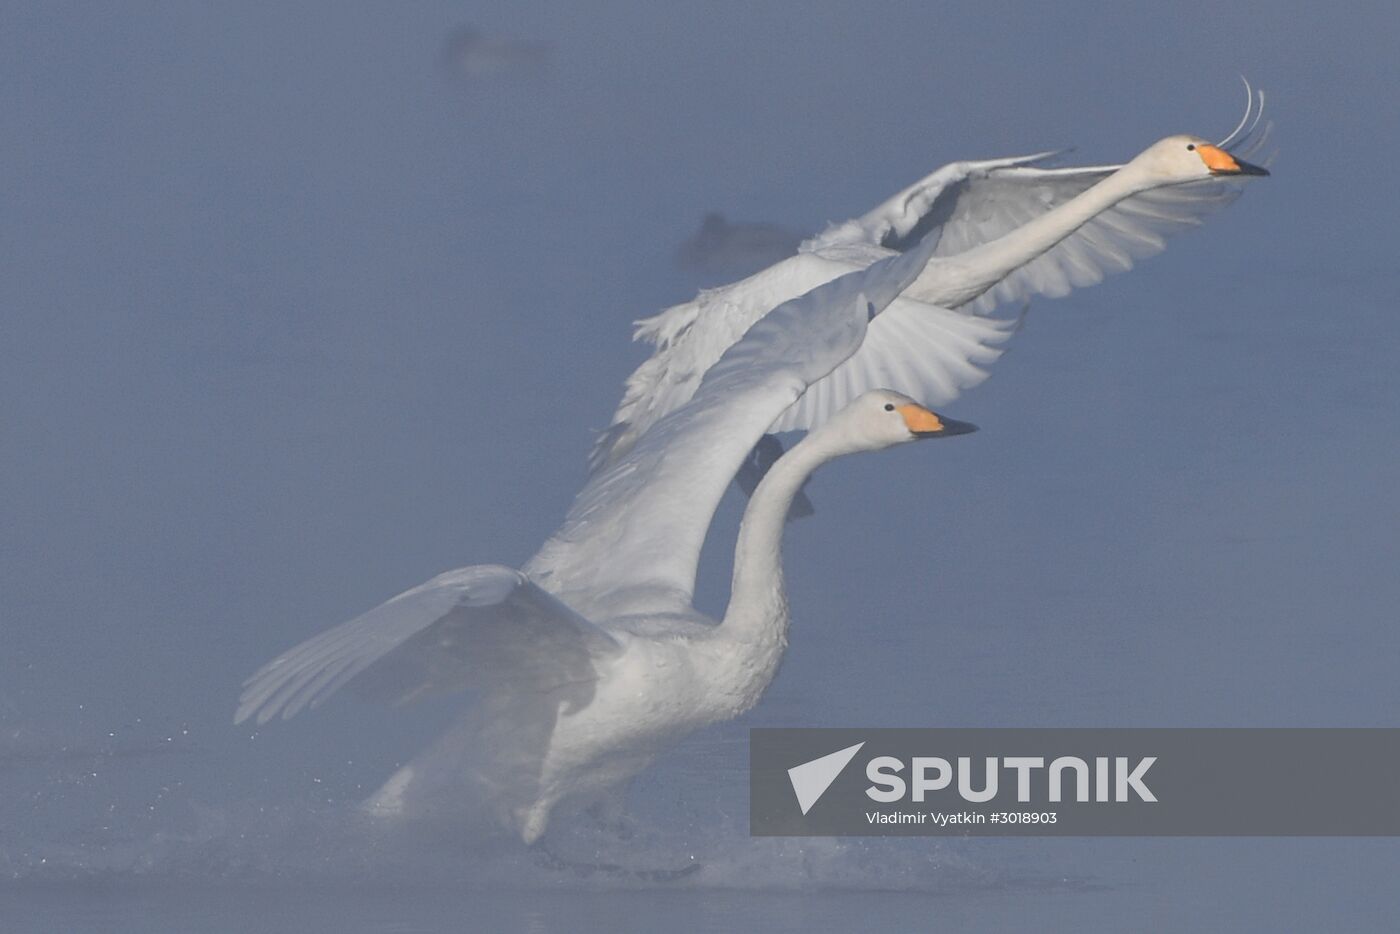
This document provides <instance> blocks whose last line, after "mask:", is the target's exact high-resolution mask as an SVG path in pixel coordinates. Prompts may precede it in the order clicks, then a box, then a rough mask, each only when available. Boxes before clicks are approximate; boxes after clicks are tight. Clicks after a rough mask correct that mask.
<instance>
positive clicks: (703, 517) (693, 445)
mask: <svg viewBox="0 0 1400 934" xmlns="http://www.w3.org/2000/svg"><path fill="white" fill-rule="evenodd" d="M932 247H933V242H932V240H930V241H928V242H925V243H922V244H919V245H918V246H916V247H915V248H914V249H912V250H910V251H909V252H908V253H905V254H902V255H898V256H893V257H889V258H887V259H885V260H882V261H881V262H879V263H876V264H874V265H872V266H870V267H869V268H868V269H864V270H861V271H858V272H853V273H849V274H847V275H844V276H841V277H840V278H838V279H835V280H833V281H831V282H828V283H826V284H825V285H821V286H818V287H817V288H814V289H812V290H811V291H809V292H807V293H806V294H805V295H802V296H800V297H798V298H795V299H792V300H790V301H787V302H784V303H783V304H781V305H779V306H778V307H777V308H775V309H773V311H771V312H769V313H768V314H767V315H765V316H764V317H763V318H761V319H760V320H759V321H758V322H757V323H756V324H754V325H753V327H751V328H749V329H748V331H747V333H745V334H744V336H743V337H742V338H741V339H740V340H739V341H738V342H737V343H735V344H734V345H733V346H732V347H730V348H729V349H728V350H727V351H725V353H724V355H723V356H722V357H720V359H719V362H718V363H716V364H715V365H714V366H713V367H711V368H710V369H709V370H708V371H707V372H706V373H705V376H704V379H703V380H702V381H701V383H700V386H699V388H698V389H697V390H696V391H695V394H694V396H693V397H692V398H691V399H690V401H689V402H687V403H685V404H684V405H682V406H681V407H680V408H678V409H676V410H675V411H674V412H672V413H671V414H669V415H667V416H666V417H665V418H663V419H661V420H660V421H659V422H657V423H656V424H655V425H654V426H653V427H652V428H651V430H650V431H648V432H646V434H644V435H642V437H641V438H640V439H639V440H638V441H637V443H636V445H635V446H634V447H633V448H632V449H631V451H630V452H629V453H628V454H627V455H626V456H625V457H623V458H622V459H621V460H619V461H618V462H617V463H615V464H614V465H613V466H612V467H610V468H608V469H607V470H604V471H603V472H601V473H599V474H596V475H595V476H594V477H593V478H592V479H591V480H589V482H588V485H587V486H585V487H584V488H583V491H582V492H581V493H579V495H578V498H577V499H575V500H574V504H573V507H572V508H571V509H570V510H569V515H568V517H567V518H566V519H565V522H564V525H563V527H561V528H560V530H559V531H558V532H557V533H555V535H554V536H553V537H552V538H551V539H550V540H549V541H548V542H546V543H545V546H544V547H543V548H542V549H541V550H540V553H539V554H538V555H536V556H535V557H534V558H533V559H532V560H531V561H530V563H529V564H528V565H526V568H525V570H526V573H528V574H529V575H530V577H531V579H533V580H537V581H539V582H540V584H541V585H542V586H544V587H547V588H548V589H549V590H550V592H552V593H555V594H558V595H559V596H560V597H561V598H563V599H565V600H568V601H569V602H570V603H571V604H573V605H574V606H577V607H578V608H579V609H580V610H582V611H584V612H587V613H589V614H590V615H594V616H598V615H603V614H606V615H614V614H621V613H628V612H632V613H639V612H665V611H672V610H675V611H684V610H687V609H688V608H689V606H690V598H691V593H692V591H693V589H694V586H695V569H696V565H697V563H698V561H699V558H700V547H701V545H702V544H703V543H704V540H705V533H706V531H707V530H708V529H709V525H710V520H711V519H712V518H713V516H714V512H715V509H716V507H718V505H719V501H720V498H721V497H722V496H723V494H724V489H725V487H726V486H727V485H728V484H729V482H730V481H731V480H732V479H733V478H734V475H735V472H736V471H738V469H739V467H740V465H741V464H742V463H743V462H744V459H745V457H747V456H748V454H749V451H750V450H752V448H753V446H754V445H755V444H756V443H757V442H758V440H759V439H760V438H761V437H762V436H763V434H764V433H765V432H766V431H767V430H768V427H769V426H770V425H771V424H772V423H773V420H774V419H776V418H777V417H778V415H780V414H781V413H782V412H783V410H784V409H786V408H787V407H788V406H790V405H792V403H794V402H795V401H797V399H798V397H799V396H801V395H802V393H803V391H805V390H806V388H807V387H808V386H809V385H810V384H812V383H814V382H816V381H817V380H819V379H821V378H822V377H823V376H825V375H826V374H827V373H829V372H831V371H832V369H834V368H835V367H836V366H837V365H838V364H840V363H841V361H843V360H845V359H846V358H847V357H849V356H850V355H851V354H852V353H854V352H855V351H856V349H857V348H858V347H859V346H860V343H861V340H862V339H863V338H864V336H865V331H866V323H867V321H868V320H869V318H870V317H871V316H873V315H874V314H877V313H878V312H880V311H881V310H883V309H884V308H885V307H886V306H887V305H888V304H889V303H890V302H892V301H893V300H894V299H895V297H896V296H897V295H898V294H899V293H900V292H901V291H903V290H904V289H905V288H906V287H907V286H908V285H909V283H910V282H912V281H914V277H915V276H916V275H918V272H919V270H920V269H922V268H923V266H924V264H925V263H926V262H928V259H929V254H930V252H931V250H932Z"/></svg>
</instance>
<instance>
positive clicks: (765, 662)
mask: <svg viewBox="0 0 1400 934" xmlns="http://www.w3.org/2000/svg"><path fill="white" fill-rule="evenodd" d="M844 453H846V447H845V445H843V444H842V443H841V442H840V439H839V432H838V433H837V434H836V436H833V434H832V433H828V432H826V431H821V430H818V431H815V432H813V433H811V434H809V435H808V436H807V437H806V438H804V439H803V440H802V442H801V443H800V444H798V445H797V446H796V447H794V448H792V450H790V451H788V452H787V453H786V454H784V455H783V456H782V457H780V458H779V459H778V461H777V463H775V464H774V465H773V466H772V467H771V468H770V469H769V471H768V473H767V474H765V475H764V477H763V481H762V482H761V483H759V485H758V488H757V489H756V490H754V493H753V496H752V497H751V498H750V499H749V505H748V508H747V509H745V510H744V519H743V522H742V523H741V524H740V526H739V539H738V542H737V544H736V545H735V546H734V580H733V584H732V587H731V590H730V595H729V607H728V609H726V610H725V613H724V619H723V620H722V621H721V622H720V626H719V630H718V633H717V634H718V635H719V637H720V638H721V639H722V640H723V641H724V642H725V643H727V644H729V645H732V646H734V647H735V649H736V650H737V652H736V656H735V658H734V659H733V662H734V664H733V668H734V671H733V672H732V675H733V677H734V678H735V684H734V685H733V686H732V688H731V690H733V691H734V692H735V694H736V695H737V696H738V698H739V701H740V704H739V706H741V707H743V708H746V707H748V706H751V705H752V704H753V703H754V702H756V701H757V700H758V696H759V694H761V693H762V691H763V689H764V688H765V687H767V685H768V682H769V681H770V680H771V679H772V677H773V674H774V672H775V671H776V670H777V665H778V660H779V659H780V658H781V656H782V652H783V648H784V646H786V645H787V629H788V607H787V596H786V594H785V592H784V588H783V555H782V542H783V527H784V525H785V524H786V522H787V515H788V508H789V507H790V506H791V505H792V500H793V497H795V496H796V495H797V493H798V491H799V490H801V489H802V484H803V483H805V482H806V480H807V478H808V477H810V476H811V475H812V471H814V470H816V469H817V468H818V467H820V466H821V465H822V464H824V463H826V462H827V461H829V460H831V459H832V458H834V457H838V456H840V455H841V454H844Z"/></svg>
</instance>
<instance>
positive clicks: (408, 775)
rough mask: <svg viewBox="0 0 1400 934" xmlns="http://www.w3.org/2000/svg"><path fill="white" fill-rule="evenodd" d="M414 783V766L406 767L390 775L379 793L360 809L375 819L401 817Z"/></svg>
mask: <svg viewBox="0 0 1400 934" xmlns="http://www.w3.org/2000/svg"><path fill="white" fill-rule="evenodd" d="M412 782H413V766H411V765H405V766H404V767H403V768H401V769H399V770H398V771H397V772H395V773H394V774H393V775H390V776H389V780H388V781H386V782H385V783H384V784H383V785H381V786H379V790H378V791H376V792H375V793H374V794H372V795H370V796H369V797H368V798H366V799H365V800H364V802H363V803H362V804H361V805H360V809H361V810H363V811H364V812H365V813H366V814H370V815H372V816H374V817H399V816H401V815H402V814H403V813H404V810H405V809H406V801H405V793H406V792H407V790H408V786H409V785H410V784H411V783H412Z"/></svg>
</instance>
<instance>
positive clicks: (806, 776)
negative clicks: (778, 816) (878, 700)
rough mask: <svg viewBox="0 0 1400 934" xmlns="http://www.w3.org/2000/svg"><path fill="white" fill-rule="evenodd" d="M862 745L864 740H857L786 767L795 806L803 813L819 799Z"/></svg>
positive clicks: (810, 808)
mask: <svg viewBox="0 0 1400 934" xmlns="http://www.w3.org/2000/svg"><path fill="white" fill-rule="evenodd" d="M864 745H865V743H864V742H859V743H856V744H855V745H854V746H847V747H846V748H845V749H838V750H837V751H836V752H833V753H830V754H829V755H825V756H822V757H821V758H820V759H813V760H812V761H810V762H804V763H802V764H801V765H794V766H793V767H792V768H790V769H788V781H790V782H792V791H793V794H795V795H797V806H798V807H800V808H802V813H803V814H804V815H805V814H806V813H807V812H808V811H810V810H812V806H813V805H815V804H816V803H817V802H818V801H820V800H821V796H822V795H824V794H826V790H827V789H828V788H830V787H831V783H832V782H834V781H836V777H837V776H838V775H840V774H841V770H842V769H844V768H845V767H846V766H847V765H849V764H850V761H851V760H852V759H854V758H855V756H856V753H858V752H860V747H862V746H864Z"/></svg>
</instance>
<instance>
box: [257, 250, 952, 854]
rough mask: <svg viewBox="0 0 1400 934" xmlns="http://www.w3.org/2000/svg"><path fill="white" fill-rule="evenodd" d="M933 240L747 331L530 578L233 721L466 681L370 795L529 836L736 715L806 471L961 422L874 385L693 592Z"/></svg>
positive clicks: (385, 637) (288, 684)
mask: <svg viewBox="0 0 1400 934" xmlns="http://www.w3.org/2000/svg"><path fill="white" fill-rule="evenodd" d="M936 243H937V240H936V238H934V237H927V238H925V239H924V241H923V242H921V243H920V244H919V245H917V246H915V247H914V248H913V249H911V250H910V251H909V252H907V253H904V254H897V255H894V256H891V257H888V258H885V259H882V260H880V261H878V262H876V263H874V264H873V265H871V266H869V267H868V268H866V269H864V270H861V271H857V272H853V273H848V274H846V275H844V276H841V277H840V278H837V279H835V280H834V281H831V282H828V283H826V284H823V285H820V286H818V287H816V288H814V289H812V290H811V291H809V292H807V293H806V294H805V295H802V296H801V297H799V298H794V299H791V300H789V301H787V302H785V303H783V304H781V305H780V306H779V307H777V308H776V309H775V310H774V311H772V312H771V313H770V314H768V315H767V316H766V317H764V318H763V319H762V320H761V321H759V322H758V323H757V324H755V325H754V326H753V327H752V328H750V329H749V331H748V333H747V334H745V335H744V336H743V338H742V339H740V340H738V341H737V343H734V345H733V346H731V347H729V348H728V349H727V350H726V351H725V352H724V353H723V355H722V357H721V358H720V359H719V361H718V362H717V363H716V364H715V366H714V367H712V368H711V369H710V371H709V372H708V373H706V374H705V377H704V379H703V380H701V381H700V385H699V387H698V388H697V389H696V391H695V393H694V395H693V397H692V398H691V399H689V401H687V402H686V403H685V404H684V405H681V406H679V407H678V408H677V409H676V410H675V411H674V412H671V413H670V414H669V415H667V416H666V417H664V418H662V419H661V420H659V421H658V422H657V423H656V425H655V426H653V428H652V429H651V431H649V432H648V433H647V434H646V435H645V436H644V437H643V438H641V439H640V440H639V441H638V442H637V443H636V444H635V445H633V446H632V447H631V448H630V449H629V450H628V452H627V453H626V454H625V455H624V456H622V457H621V458H619V459H618V460H617V462H616V463H615V464H613V465H612V466H611V467H609V468H608V469H606V470H603V471H600V472H599V473H597V474H596V475H595V476H594V477H593V478H592V479H591V480H590V481H589V482H588V483H587V485H586V486H585V487H584V489H583V490H582V492H580V493H579V495H578V497H577V499H575V501H574V503H573V506H572V507H571V509H570V511H569V514H568V516H567V518H566V519H565V521H564V524H563V526H562V527H561V528H560V529H559V530H558V531H557V532H556V533H555V534H554V536H553V537H552V538H550V539H549V541H547V542H546V543H545V545H544V547H543V548H542V549H541V550H540V552H539V553H538V554H537V555H535V557H534V558H533V559H531V560H530V561H529V562H528V563H527V564H526V565H525V567H524V568H523V570H515V569H513V568H508V567H502V566H499V565H476V566H474V567H467V568H461V569H459V570H455V571H449V572H447V573H445V574H441V575H439V576H438V577H435V578H433V579H432V580H430V581H428V582H427V583H425V584H422V585H420V586H418V587H415V588H414V589H412V590H409V591H407V592H405V593H403V594H400V595H399V596H397V597H394V598H393V599H392V600H390V601H388V602H387V603H385V604H383V605H382V606H380V607H378V608H376V609H373V610H370V611H369V612H368V613H366V614H364V615H363V616H361V617H359V618H358V619H354V620H351V621H350V622H348V623H344V624H342V625H340V626H337V627H335V628H333V629H330V630H327V631H326V632H323V633H321V634H320V635H318V636H315V637H313V638H311V639H309V640H307V641H306V642H303V643H302V644H301V645H299V646H296V647H295V648H293V649H291V650H289V651H287V652H285V653H283V654H282V655H280V656H278V657H277V658H276V659H274V660H272V661H271V662H269V663H268V664H267V665H265V666H263V668H262V669H261V670H259V671H258V672H257V673H255V674H254V675H253V676H252V677H251V678H249V679H248V680H247V682H245V685H244V690H243V693H242V696H241V698H240V703H239V707H238V710H237V713H236V714H235V721H236V722H239V723H241V722H243V721H245V720H248V719H254V720H256V721H257V722H258V723H260V724H261V723H265V722H266V721H267V720H269V719H270V718H272V717H274V716H279V715H280V716H282V717H284V718H285V717H290V716H292V715H294V714H296V713H297V712H298V711H300V710H302V709H303V708H306V707H315V706H316V705H317V704H319V703H321V702H322V701H323V700H325V699H326V698H327V697H328V696H330V695H331V694H333V693H334V692H336V691H337V690H339V689H340V688H341V687H344V686H345V685H346V684H350V683H354V684H356V685H357V686H366V685H370V686H374V687H376V688H377V689H378V690H379V691H380V692H381V693H383V692H385V691H386V690H387V692H388V693H389V695H390V696H391V697H393V698H394V699H397V700H408V699H412V698H413V697H416V696H419V695H422V694H426V693H430V692H432V693H439V692H444V691H458V690H469V691H473V692H474V693H475V694H476V695H477V696H476V698H475V703H474V704H473V705H471V706H470V707H469V708H468V712H467V714H466V715H465V716H464V718H463V719H462V720H461V721H460V722H459V723H458V724H457V725H455V726H454V727H452V728H451V729H450V730H449V731H448V732H447V733H446V734H444V735H443V736H442V737H441V738H440V739H439V740H438V741H437V742H436V744H435V745H433V746H431V747H430V748H428V749H427V750H426V751H425V752H423V753H422V754H420V755H419V756H417V757H416V758H415V759H413V760H412V761H411V762H409V763H408V764H407V765H405V766H403V767H402V768H400V769H399V770H398V771H397V772H396V773H394V775H393V776H391V777H390V778H389V780H388V781H387V782H386V783H385V785H384V786H383V787H382V788H381V789H380V790H379V791H378V792H377V793H376V794H375V795H374V796H372V797H371V798H370V800H369V801H368V802H367V803H366V806H367V808H368V809H369V811H370V812H371V813H378V814H383V815H400V814H407V815H424V814H432V813H437V812H438V809H439V808H440V807H444V806H445V807H451V806H452V805H454V804H457V805H458V806H460V801H461V799H463V797H464V796H466V795H467V794H469V793H470V794H472V795H474V796H476V797H477V798H478V800H481V801H483V802H484V803H485V805H486V807H487V809H488V810H489V811H490V812H491V813H493V814H494V815H495V816H496V817H497V818H498V819H500V820H501V821H502V822H503V823H505V824H506V825H507V826H508V827H509V828H512V829H513V830H514V831H515V832H517V833H518V834H519V835H520V837H521V838H522V839H523V840H524V841H525V842H526V843H533V842H534V841H536V840H538V839H539V837H540V835H541V834H543V833H544V831H545V828H546V826H547V824H548V822H549V818H550V814H551V811H553V809H554V808H555V807H556V805H559V804H561V803H563V802H567V803H568V804H569V805H571V806H575V807H581V806H585V805H587V804H590V803H592V802H594V801H596V800H598V799H600V798H602V797H604V796H605V795H606V793H607V792H608V791H609V790H610V789H613V788H614V787H615V786H617V785H618V784H619V783H621V782H623V781H625V780H626V779H628V778H630V777H631V776H633V775H635V774H636V773H637V772H639V771H641V770H642V769H643V768H645V767H646V766H647V764H648V763H649V762H650V761H651V759H652V757H653V756H654V755H655V754H656V752H657V751H658V750H659V749H660V748H661V747H663V746H665V745H667V744H668V743H670V742H672V741H674V740H676V739H678V738H679V737H681V736H682V735H684V734H686V733H688V732H690V731H691V730H694V729H696V728H698V727H701V726H703V725H705V724H709V723H714V722H717V721H720V720H727V719H730V718H733V717H736V716H738V715H739V714H741V713H743V712H744V711H746V710H748V709H749V708H750V707H752V706H753V705H754V704H755V703H757V701H758V699H759V697H760V696H761V695H762V694H763V691H764V689H765V688H766V687H767V686H768V684H769V682H770V681H771V680H772V678H773V675H774V672H775V671H776V669H777V666H778V660H779V659H780V658H781V656H782V654H783V650H784V647H785V646H786V644H787V629H788V609H787V601H786V599H785V597H784V593H783V573H782V562H781V557H780V544H781V538H782V533H783V525H784V519H785V517H786V515H787V512H788V507H789V504H790V503H791V502H792V500H793V497H794V496H795V495H796V494H797V492H798V490H799V489H800V488H801V486H802V483H803V482H804V481H805V480H806V479H807V477H808V476H809V475H810V474H811V473H812V472H813V471H814V470H816V469H817V468H818V467H819V466H821V465H822V464H824V463H826V462H827V461H829V460H832V459H833V458H836V457H840V456H842V455H845V454H851V453H855V452H858V451H873V450H878V449H881V448H885V447H889V446H891V445H896V444H902V443H905V442H908V441H913V440H915V439H918V438H929V437H943V436H949V435H955V434H961V433H964V432H967V431H971V430H973V426H971V425H966V424H962V423H959V422H954V421H952V420H950V419H944V418H942V417H940V416H938V415H936V414H934V413H933V412H931V411H929V410H928V409H926V408H924V407H923V406H921V405H918V404H916V403H915V402H914V401H913V400H912V399H910V398H909V397H907V396H905V395H902V394H899V393H896V392H890V391H883V390H881V391H871V392H867V393H864V394H862V395H861V396H860V397H859V398H856V399H855V400H854V401H852V402H851V403H850V404H849V405H848V406H846V407H845V408H844V409H843V410H842V411H841V412H840V413H839V414H837V415H835V416H834V417H833V418H830V419H828V420H827V421H826V422H825V424H824V425H822V427H821V428H819V429H817V430H815V431H812V432H811V433H810V434H808V435H807V437H806V438H805V439H804V440H803V441H802V442H801V443H799V444H797V445H796V446H794V447H793V448H792V450H790V451H789V452H788V453H787V454H786V455H784V456H783V457H782V458H781V459H779V460H778V461H777V463H776V464H775V465H774V466H773V467H772V469H771V470H769V471H768V473H767V475H766V476H765V478H764V479H763V481H762V483H761V484H760V485H759V486H758V488H757V490H756V491H755V492H754V494H753V496H752V498H751V499H750V500H749V503H748V506H747V508H746V510H745V512H744V517H743V522H742V525H741V526H740V529H739V535H738V541H737V543H736V545H735V549H734V576H733V581H732V589H731V593H730V600H729V606H728V608H727V609H726V611H725V614H724V619H723V620H721V621H720V622H719V623H718V624H716V623H715V622H714V621H713V620H710V619H708V618H706V617H705V616H703V615H701V614H700V613H698V612H697V611H696V610H695V609H694V608H693V607H692V605H691V599H692V593H693V590H694V584H695V573H696V565H697V562H698V560H699V555H700V548H701V545H702V543H703V542H704V539H705V535H706V531H707V529H708V528H709V525H710V521H711V519H712V518H713V516H714V512H715V509H716V507H717V506H718V504H719V501H720V498H721V496H722V495H723V493H724V490H725V488H726V486H727V485H728V484H729V482H730V480H731V479H732V478H733V476H734V473H735V471H736V470H737V469H738V467H739V465H740V463H741V462H742V461H743V460H744V458H745V456H746V455H747V454H748V452H749V450H750V449H751V448H753V446H754V444H755V443H756V442H757V441H758V440H759V438H760V436H762V434H763V433H764V432H765V431H766V430H767V429H768V427H769V426H770V425H771V424H772V422H773V420H774V419H775V418H777V417H778V416H779V415H780V414H781V413H782V412H783V411H784V410H786V409H787V408H788V407H789V406H791V405H792V404H793V403H794V402H795V401H796V400H797V399H798V397H799V396H801V395H802V393H803V391H804V390H806V389H807V387H808V386H809V385H811V384H812V383H814V382H816V381H817V380H820V379H821V378H822V377H824V376H826V375H827V374H828V373H830V372H831V371H832V369H833V368H835V367H836V366H837V365H838V364H840V363H841V362H842V361H843V360H845V359H846V358H848V357H850V356H851V354H853V353H855V352H856V350H857V348H859V347H860V346H861V342H862V340H863V339H864V338H865V336H866V330H867V327H866V326H867V321H868V320H869V319H870V318H872V317H874V316H875V315H876V314H877V313H879V312H880V311H882V310H883V309H885V308H886V307H887V306H889V304H890V303H891V302H892V301H894V300H895V297H896V296H897V295H898V294H899V293H900V292H901V291H903V290H904V289H905V288H907V287H908V286H909V285H910V283H912V282H913V281H914V279H915V277H916V276H917V275H918V274H919V271H920V270H921V269H922V268H923V267H924V265H925V263H926V262H928V260H929V258H930V257H931V255H932V253H933V249H934V247H935V246H936ZM876 320H878V318H877V319H876Z"/></svg>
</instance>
